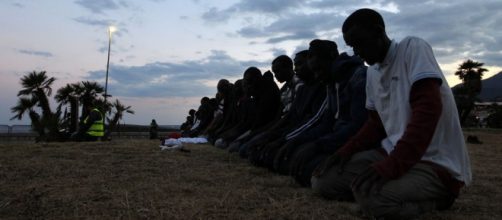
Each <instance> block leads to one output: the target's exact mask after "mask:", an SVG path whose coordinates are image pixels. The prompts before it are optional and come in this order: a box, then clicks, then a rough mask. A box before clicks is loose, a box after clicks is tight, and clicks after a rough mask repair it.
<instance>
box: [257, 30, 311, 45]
mask: <svg viewBox="0 0 502 220" xmlns="http://www.w3.org/2000/svg"><path fill="white" fill-rule="evenodd" d="M316 37H317V35H316V33H315V32H312V31H300V32H297V33H294V34H290V35H285V36H281V37H272V38H269V39H268V40H267V43H269V44H275V43H279V42H282V41H287V40H305V39H314V38H316Z"/></svg>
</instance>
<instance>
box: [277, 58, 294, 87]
mask: <svg viewBox="0 0 502 220" xmlns="http://www.w3.org/2000/svg"><path fill="white" fill-rule="evenodd" d="M272 72H274V76H275V79H277V81H279V82H280V83H283V82H286V81H289V80H291V78H292V77H293V75H294V74H295V73H294V72H293V61H292V60H291V58H289V57H288V56H286V55H280V56H278V57H276V58H275V59H274V60H273V61H272Z"/></svg>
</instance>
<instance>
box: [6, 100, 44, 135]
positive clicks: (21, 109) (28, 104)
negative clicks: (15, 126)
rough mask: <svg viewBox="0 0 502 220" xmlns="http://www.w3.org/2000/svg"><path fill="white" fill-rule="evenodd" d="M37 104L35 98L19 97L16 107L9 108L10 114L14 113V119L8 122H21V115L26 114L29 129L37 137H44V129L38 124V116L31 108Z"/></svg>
mask: <svg viewBox="0 0 502 220" xmlns="http://www.w3.org/2000/svg"><path fill="white" fill-rule="evenodd" d="M37 103H38V101H37V100H36V98H35V97H32V98H27V97H20V98H19V100H18V101H17V105H15V106H14V107H12V108H11V112H12V113H15V114H16V115H14V117H12V118H11V119H10V120H14V119H17V120H21V119H23V115H24V114H25V113H26V112H28V115H29V117H30V119H31V127H32V129H33V130H34V131H36V132H37V133H38V135H39V137H43V136H45V128H44V126H43V125H42V123H41V122H40V114H38V113H37V112H36V111H35V109H34V108H33V107H35V105H36V104H37Z"/></svg>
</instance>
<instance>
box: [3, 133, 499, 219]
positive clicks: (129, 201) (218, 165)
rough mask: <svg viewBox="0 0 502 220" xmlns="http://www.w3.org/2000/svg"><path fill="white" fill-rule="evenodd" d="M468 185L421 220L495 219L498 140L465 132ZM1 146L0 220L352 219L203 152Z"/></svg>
mask: <svg viewBox="0 0 502 220" xmlns="http://www.w3.org/2000/svg"><path fill="white" fill-rule="evenodd" d="M465 134H466V135H468V134H475V135H477V136H478V137H479V138H480V140H481V141H483V142H484V144H481V145H469V151H470V156H471V163H472V166H473V179H474V182H473V184H472V185H471V186H470V187H468V188H464V190H463V192H462V194H461V196H460V197H459V199H458V200H457V202H456V203H455V204H454V205H453V207H452V208H451V209H450V210H447V211H444V212H436V213H431V214H428V215H426V216H423V218H421V219H502V189H501V186H502V172H501V171H500V167H501V166H502V136H501V135H502V131H493V130H492V131H482V130H474V131H466V132H465ZM186 148H187V149H190V150H191V152H189V153H187V152H180V151H160V149H159V143H158V141H150V140H125V139H122V140H113V141H111V142H96V143H48V144H47V143H45V144H44V143H38V144H35V143H22V142H3V143H0V219H26V218H29V219H33V218H37V219H80V218H85V219H117V218H120V219H360V218H361V216H360V215H359V214H358V213H357V211H355V210H356V206H355V205H354V204H352V203H344V202H335V201H328V200H324V199H322V198H320V197H318V196H316V195H313V194H312V192H311V190H309V189H305V188H300V187H299V185H297V184H296V183H295V182H294V181H292V180H291V179H290V178H288V177H285V176H278V175H275V174H273V173H270V172H268V171H267V170H265V169H261V168H256V167H253V166H251V165H249V164H248V163H247V161H245V160H241V159H240V158H239V157H238V156H236V155H230V154H228V153H226V152H224V151H221V150H218V149H216V148H214V147H211V146H208V145H188V146H187V147H186Z"/></svg>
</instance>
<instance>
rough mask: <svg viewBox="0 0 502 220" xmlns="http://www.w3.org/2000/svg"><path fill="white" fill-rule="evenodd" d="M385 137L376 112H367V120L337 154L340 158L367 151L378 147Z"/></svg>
mask: <svg viewBox="0 0 502 220" xmlns="http://www.w3.org/2000/svg"><path fill="white" fill-rule="evenodd" d="M386 136H387V134H386V133H385V129H384V127H383V124H382V120H380V116H378V112H376V111H372V110H370V111H368V119H367V120H366V122H365V123H364V125H363V126H362V127H361V129H359V131H358V132H357V134H356V135H354V136H353V137H352V138H351V139H350V140H349V141H348V142H347V143H346V144H345V145H344V146H343V147H341V148H340V149H339V150H338V151H337V154H340V155H342V156H347V157H348V156H351V155H353V154H355V153H357V152H361V151H365V150H369V149H372V148H375V147H379V146H380V141H381V140H382V139H384V138H385V137H386Z"/></svg>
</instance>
